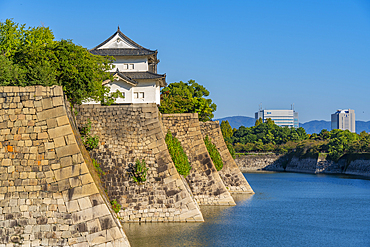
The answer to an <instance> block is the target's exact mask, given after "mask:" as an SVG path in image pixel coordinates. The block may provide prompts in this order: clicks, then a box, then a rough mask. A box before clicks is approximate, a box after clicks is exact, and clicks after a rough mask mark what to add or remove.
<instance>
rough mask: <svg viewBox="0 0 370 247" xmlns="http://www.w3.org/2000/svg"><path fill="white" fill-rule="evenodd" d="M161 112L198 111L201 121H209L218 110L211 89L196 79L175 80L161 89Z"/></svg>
mask: <svg viewBox="0 0 370 247" xmlns="http://www.w3.org/2000/svg"><path fill="white" fill-rule="evenodd" d="M161 93H162V94H161V105H160V106H159V111H160V112H161V113H198V116H199V120H200V121H204V122H205V121H209V120H211V119H212V118H213V112H214V111H216V108H217V106H216V104H214V103H212V100H211V99H206V98H204V97H207V96H209V91H208V90H207V89H206V88H205V87H203V86H202V85H199V84H198V83H196V82H195V81H194V80H189V81H188V82H186V83H184V82H182V81H180V82H174V83H171V84H169V85H168V86H167V87H165V88H163V89H162V90H161Z"/></svg>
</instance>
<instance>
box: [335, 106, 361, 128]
mask: <svg viewBox="0 0 370 247" xmlns="http://www.w3.org/2000/svg"><path fill="white" fill-rule="evenodd" d="M331 129H332V130H333V129H340V130H349V131H351V132H356V121H355V111H354V110H351V109H346V110H337V111H336V112H335V113H333V114H331Z"/></svg>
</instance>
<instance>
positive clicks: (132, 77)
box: [111, 69, 167, 87]
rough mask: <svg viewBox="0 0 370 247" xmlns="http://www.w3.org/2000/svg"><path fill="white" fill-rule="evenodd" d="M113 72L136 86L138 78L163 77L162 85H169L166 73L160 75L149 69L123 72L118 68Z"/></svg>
mask: <svg viewBox="0 0 370 247" xmlns="http://www.w3.org/2000/svg"><path fill="white" fill-rule="evenodd" d="M111 74H112V75H113V76H114V75H118V76H120V77H121V78H123V79H125V80H127V81H128V82H130V83H132V84H134V85H135V86H136V85H137V84H138V82H137V81H136V80H138V79H139V80H140V79H162V80H160V86H161V87H165V86H167V83H166V74H163V75H160V74H156V73H152V72H149V71H145V72H122V71H119V70H118V69H117V70H116V71H115V72H111Z"/></svg>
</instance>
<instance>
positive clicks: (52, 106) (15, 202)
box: [0, 86, 130, 246]
mask: <svg viewBox="0 0 370 247" xmlns="http://www.w3.org/2000/svg"><path fill="white" fill-rule="evenodd" d="M0 94H1V97H0V105H1V108H0V109H1V110H0V111H1V113H0V130H1V135H0V164H1V165H0V171H1V176H0V199H1V202H0V243H2V244H8V245H9V246H11V245H12V244H20V245H23V246H40V245H43V246H57V245H58V246H98V245H99V246H130V244H129V242H128V240H127V237H126V235H125V233H124V232H123V230H122V227H121V225H120V224H119V222H117V220H116V217H115V216H114V215H113V214H112V212H111V211H110V206H109V205H107V203H106V201H105V200H104V196H102V195H101V192H99V189H98V186H97V185H96V183H95V182H94V180H93V177H92V175H91V172H90V171H89V169H88V167H87V165H86V163H85V160H84V157H83V154H82V153H81V152H82V151H81V149H80V147H79V143H78V142H79V138H78V137H77V138H76V136H75V133H74V130H73V128H72V126H71V123H70V120H69V118H68V116H67V112H66V107H65V102H64V95H63V91H62V87H60V86H53V87H42V86H33V87H24V88H22V87H0ZM8 245H7V246H8Z"/></svg>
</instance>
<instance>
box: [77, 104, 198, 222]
mask: <svg viewBox="0 0 370 247" xmlns="http://www.w3.org/2000/svg"><path fill="white" fill-rule="evenodd" d="M76 110H77V111H78V114H77V117H76V118H77V122H78V124H79V125H80V126H83V125H85V124H86V123H87V121H88V119H90V121H91V123H92V128H91V133H92V135H97V136H99V138H100V144H99V147H98V148H97V149H94V150H92V151H90V154H91V156H92V157H93V158H94V159H95V160H96V161H97V162H98V163H100V167H101V169H102V170H103V172H105V175H102V177H101V181H102V184H103V186H104V188H105V189H106V191H107V193H108V196H109V198H110V199H111V200H113V199H116V200H117V201H118V202H119V203H120V204H121V205H122V209H121V211H120V212H119V215H120V217H121V218H122V221H125V222H161V221H162V222H163V221H164V222H169V221H177V222H185V221H187V222H192V221H203V216H202V214H201V212H200V209H199V206H198V204H197V203H196V202H195V201H194V200H193V197H192V194H191V191H190V190H188V189H187V188H186V186H185V184H184V182H183V180H182V179H181V177H180V175H179V174H178V173H177V170H176V168H175V165H174V164H173V162H172V159H171V157H170V154H169V152H168V150H167V145H166V143H165V136H164V132H163V129H162V125H161V124H160V121H159V118H158V116H159V112H158V108H157V106H156V105H155V104H134V105H115V106H100V105H82V106H80V107H78V108H76ZM143 159H144V160H145V162H146V164H147V167H148V168H149V170H148V174H147V180H146V181H145V182H143V183H140V184H137V183H136V182H134V180H133V178H132V177H131V175H132V170H133V169H134V166H135V162H136V160H143Z"/></svg>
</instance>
